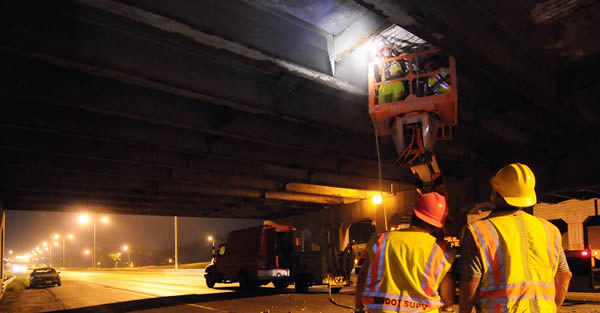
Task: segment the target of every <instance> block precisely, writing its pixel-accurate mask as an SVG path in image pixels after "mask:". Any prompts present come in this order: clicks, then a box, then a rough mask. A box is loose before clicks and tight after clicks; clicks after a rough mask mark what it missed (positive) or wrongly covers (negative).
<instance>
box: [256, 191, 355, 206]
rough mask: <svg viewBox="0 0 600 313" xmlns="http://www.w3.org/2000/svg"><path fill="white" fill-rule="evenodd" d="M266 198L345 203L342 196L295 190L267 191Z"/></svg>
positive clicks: (332, 203) (333, 203)
mask: <svg viewBox="0 0 600 313" xmlns="http://www.w3.org/2000/svg"><path fill="white" fill-rule="evenodd" d="M265 198H267V199H277V200H285V201H297V202H310V203H320V204H331V205H340V204H343V203H344V198H340V197H332V196H324V195H314V194H307V193H295V192H279V191H267V192H265Z"/></svg>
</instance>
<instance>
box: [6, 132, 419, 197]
mask: <svg viewBox="0 0 600 313" xmlns="http://www.w3.org/2000/svg"><path fill="white" fill-rule="evenodd" d="M0 129H2V130H3V132H2V134H3V136H0V149H1V150H4V151H7V152H8V153H9V154H10V155H13V156H15V157H16V156H19V157H16V158H8V156H7V157H6V159H5V161H6V162H12V163H13V164H21V163H25V164H37V165H38V166H40V165H41V164H54V165H59V164H63V165H62V166H63V167H64V168H68V166H69V165H70V164H73V165H74V166H81V168H80V169H85V166H86V164H89V165H90V166H93V167H97V166H99V164H105V165H103V166H102V168H106V170H107V171H110V170H109V169H110V168H111V167H114V166H116V165H115V164H121V165H119V167H128V166H131V169H127V170H124V171H123V172H115V175H116V174H117V173H120V174H125V173H128V171H132V170H133V171H134V172H135V173H137V175H141V173H146V174H144V176H149V177H152V178H156V179H171V178H174V177H177V176H179V175H187V174H185V173H186V172H189V173H191V175H192V176H193V175H195V174H198V173H206V171H208V172H210V173H219V174H224V175H226V176H232V177H237V176H241V177H257V178H267V179H271V180H274V181H281V183H282V184H284V183H287V182H290V181H292V182H293V181H295V182H310V179H311V178H310V173H313V174H315V175H316V176H317V177H318V179H320V181H321V182H325V183H326V184H327V185H333V186H335V184H336V183H337V182H339V181H341V180H343V179H345V178H348V177H349V176H345V175H351V177H352V179H354V180H356V181H357V182H360V181H365V182H366V181H368V179H369V178H370V179H371V181H372V179H373V177H375V176H376V173H377V172H376V163H375V162H360V161H352V160H348V161H343V162H342V161H340V162H341V163H342V164H343V165H342V166H340V167H339V168H336V167H335V166H334V167H332V168H327V167H320V166H315V165H318V163H315V164H314V165H313V166H310V167H308V168H305V167H304V166H303V165H300V166H301V167H300V168H298V166H297V165H292V167H290V166H289V165H285V163H284V164H277V163H275V164H273V163H271V162H270V161H256V160H252V158H253V155H252V152H251V151H246V150H245V149H242V148H243V146H239V145H234V148H235V149H237V151H238V153H236V154H234V155H233V156H227V155H223V154H220V153H217V152H214V151H213V152H212V153H201V152H195V153H189V152H185V151H184V152H174V151H170V150H163V149H156V148H153V147H152V146H144V145H128V144H123V143H114V142H103V141H101V140H94V139H91V138H77V137H70V136H60V135H59V136H47V135H48V134H46V133H42V134H46V136H45V137H44V138H45V139H44V140H43V142H41V141H40V138H42V137H40V136H39V135H38V134H37V133H36V132H31V131H29V130H21V129H14V128H10V127H0ZM240 149H241V150H242V151H244V153H239V151H240ZM218 150H219V152H223V151H222V149H218ZM61 158H65V159H67V160H69V161H66V162H65V161H61V160H60V159H61ZM36 159H39V160H41V161H40V162H41V163H36V162H37V161H33V160H36ZM46 159H49V160H55V159H56V161H55V162H54V161H52V162H47V161H46ZM28 160H29V161H28ZM297 160H301V159H297ZM88 161H89V162H88ZM111 164H112V165H111ZM349 165H353V166H352V167H351V166H349ZM388 167H389V166H388V165H386V166H384V169H387V168H388ZM136 168H137V169H139V170H134V169H136ZM113 172H114V171H113ZM134 172H131V173H134ZM396 172H397V173H396ZM131 173H130V174H131ZM153 173H157V174H153ZM169 173H170V174H169ZM402 174H403V172H402V171H397V170H396V169H395V168H392V167H390V169H389V171H388V172H387V173H386V175H385V176H384V177H383V178H384V179H385V180H386V183H387V182H388V181H389V180H391V181H392V182H393V183H395V184H398V185H401V184H402V182H403V181H410V179H412V177H410V176H408V177H405V176H403V175H402ZM166 175H170V176H167V177H165V176H166ZM339 175H341V176H339ZM406 175H408V174H406ZM337 176H339V178H336V177H337ZM365 179H366V180H365ZM251 181H253V180H252V179H251V178H249V182H251ZM276 186H282V185H281V184H276ZM254 187H255V188H273V187H275V186H272V185H265V184H264V183H263V184H261V185H258V187H257V186H254ZM396 190H397V189H396Z"/></svg>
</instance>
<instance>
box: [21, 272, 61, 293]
mask: <svg viewBox="0 0 600 313" xmlns="http://www.w3.org/2000/svg"><path fill="white" fill-rule="evenodd" d="M59 274H60V272H57V271H56V270H55V269H53V268H52V267H44V268H36V269H34V270H33V271H32V272H31V274H30V275H29V286H30V287H31V288H35V287H39V286H49V285H57V286H60V285H61V282H60V275H59Z"/></svg>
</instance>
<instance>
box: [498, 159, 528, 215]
mask: <svg viewBox="0 0 600 313" xmlns="http://www.w3.org/2000/svg"><path fill="white" fill-rule="evenodd" d="M490 184H491V185H492V189H494V190H495V191H496V192H498V193H499V194H500V195H501V196H502V198H504V200H505V201H506V203H508V204H509V205H511V206H514V207H521V208H524V207H530V206H532V205H534V204H535V203H536V202H537V197H536V195H535V175H533V172H532V171H531V169H530V168H529V166H527V165H525V164H521V163H512V164H509V165H507V166H505V167H503V168H502V169H500V170H499V171H498V173H496V175H494V177H492V179H491V180H490Z"/></svg>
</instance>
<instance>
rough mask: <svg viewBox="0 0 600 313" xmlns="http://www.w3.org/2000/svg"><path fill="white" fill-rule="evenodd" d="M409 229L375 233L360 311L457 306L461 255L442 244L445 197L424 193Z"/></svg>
mask: <svg viewBox="0 0 600 313" xmlns="http://www.w3.org/2000/svg"><path fill="white" fill-rule="evenodd" d="M413 212H414V215H413V217H412V220H411V226H410V227H409V228H407V229H402V230H397V231H391V232H385V233H381V234H375V235H373V237H372V238H371V240H370V241H369V243H368V244H367V247H368V254H369V257H368V258H367V260H365V264H364V265H363V267H362V269H361V271H360V273H359V276H358V281H357V285H356V294H355V310H356V312H364V310H365V309H366V311H368V312H440V311H439V310H440V308H445V307H448V306H450V305H452V304H453V302H454V293H455V283H454V281H455V280H454V278H452V277H451V276H450V274H449V273H450V268H451V265H452V262H453V261H454V258H455V256H456V252H455V251H454V249H451V248H449V247H448V245H447V244H446V243H445V242H444V241H443V228H444V225H445V223H446V217H447V215H448V207H447V205H446V198H445V197H444V196H442V195H440V194H439V193H437V192H431V193H426V194H424V195H423V196H422V197H421V198H419V199H418V200H417V202H416V203H415V205H414V206H413Z"/></svg>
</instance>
